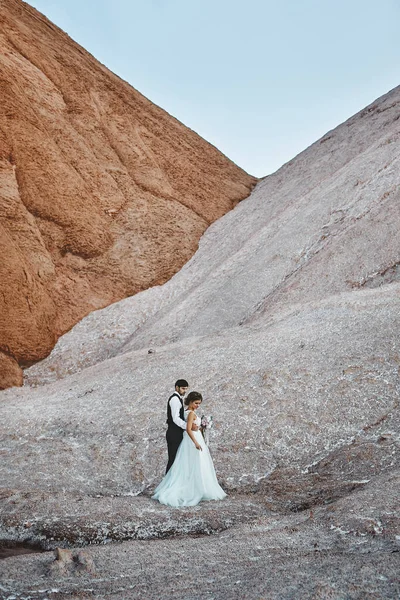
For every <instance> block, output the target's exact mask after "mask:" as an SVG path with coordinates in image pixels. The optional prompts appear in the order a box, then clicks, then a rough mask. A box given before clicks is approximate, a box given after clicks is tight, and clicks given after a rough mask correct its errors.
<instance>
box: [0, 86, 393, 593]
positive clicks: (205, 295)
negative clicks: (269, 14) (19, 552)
mask: <svg viewBox="0 0 400 600" xmlns="http://www.w3.org/2000/svg"><path fill="white" fill-rule="evenodd" d="M399 184H400V88H396V89H395V90H393V91H392V92H390V93H389V94H387V95H386V96H384V97H382V98H380V99H379V100H377V101H376V102H375V103H373V104H372V105H371V106H369V107H367V108H366V109H365V110H364V111H362V112H361V113H359V114H357V115H355V116H354V117H352V118H351V119H349V121H347V122H346V123H344V124H343V125H341V126H340V127H338V128H337V129H335V130H334V131H332V132H329V133H328V134H327V135H326V136H324V137H323V138H322V139H321V140H319V141H318V142H316V143H315V144H314V145H313V146H311V147H310V148H308V149H307V150H306V151H304V152H303V153H302V154H300V155H299V156H298V157H296V158H295V159H293V160H292V161H291V162H290V163H288V164H286V165H285V166H284V167H282V168H281V169H280V170H279V171H278V172H277V173H275V174H274V175H272V176H269V177H267V178H265V179H264V180H262V181H261V182H260V183H259V184H258V186H257V187H256V189H255V190H254V192H253V193H252V195H251V196H250V197H249V198H248V199H247V200H244V201H242V202H241V203H240V204H239V205H238V206H237V207H236V208H235V209H234V210H233V211H232V212H230V213H229V214H227V215H226V216H225V217H223V218H222V219H220V220H219V221H217V222H215V223H214V224H213V225H212V226H211V227H210V228H209V229H208V230H207V232H206V234H205V235H204V236H203V238H202V239H201V241H200V245H199V249H198V251H197V253H196V254H195V256H194V257H193V258H192V260H191V261H189V263H187V264H186V265H185V267H184V268H183V269H182V270H181V271H180V272H179V273H178V274H177V275H175V276H174V277H173V278H172V279H171V280H170V281H169V282H168V283H166V284H165V285H163V286H161V287H155V288H152V289H150V290H147V291H145V292H143V293H141V294H138V295H137V296H134V297H132V298H128V299H126V300H123V301H122V302H119V303H117V304H115V305H112V306H110V307H108V308H106V309H103V310H101V311H97V312H95V313H92V314H91V315H89V316H88V317H87V318H85V319H84V320H83V321H82V322H81V323H79V324H78V325H77V326H76V327H75V328H74V329H72V330H71V331H70V332H69V333H68V334H67V335H65V336H64V337H63V338H61V339H60V341H59V343H58V344H57V346H56V348H55V349H54V351H53V353H52V354H51V355H50V356H49V357H48V358H47V359H46V360H44V361H42V363H39V364H37V365H35V366H33V367H31V368H30V369H28V370H27V371H26V386H25V387H24V388H22V389H12V390H7V391H5V392H3V393H1V394H0V399H1V403H0V430H1V437H2V443H1V451H2V461H1V465H0V473H1V480H2V482H3V499H2V512H1V515H2V517H1V519H2V521H1V535H2V537H3V539H5V540H6V539H8V540H12V539H14V540H20V541H22V540H25V541H29V542H30V543H37V544H40V545H41V546H42V547H44V548H47V549H51V548H54V547H56V546H68V545H69V546H76V547H79V546H84V545H85V544H88V543H97V544H99V543H104V542H108V541H119V542H121V541H122V542H123V544H122V546H121V545H113V544H112V545H110V546H108V547H107V548H93V547H90V549H88V550H86V552H87V555H85V556H86V558H85V557H84V558H82V557H81V559H79V557H78V558H77V556H75V557H72V558H71V557H70V562H69V563H68V560H69V559H68V560H67V563H68V564H69V566H68V564H67V566H66V565H65V564H64V563H63V560H61V559H60V560H59V561H58V562H57V561H56V562H55V563H52V560H53V558H52V556H51V555H48V554H46V553H45V554H43V555H35V556H33V555H29V556H24V557H12V558H8V559H5V560H4V561H2V565H3V568H4V569H5V571H4V573H5V577H6V579H7V584H6V586H5V587H4V589H5V590H6V591H5V592H4V593H5V594H8V593H10V594H11V593H18V594H20V596H19V597H22V595H23V594H25V593H27V590H30V593H31V592H32V593H34V594H36V595H33V596H32V597H34V598H36V597H38V598H39V597H44V596H43V595H42V596H41V595H40V593H41V592H39V590H40V589H46V590H48V589H50V588H51V589H57V590H58V592H54V594H53V596H51V595H50V593H49V592H48V591H44V592H43V594H45V593H46V594H48V597H49V598H50V597H54V598H59V597H63V596H62V594H69V595H68V597H72V595H73V594H74V593H75V592H76V593H78V592H79V589H80V592H79V593H81V592H82V589H87V590H89V589H92V590H94V591H93V594H95V597H111V596H113V597H114V596H115V597H118V594H120V596H119V597H124V598H140V597H146V598H152V597H154V598H159V597H165V598H169V597H172V596H174V595H175V597H178V598H203V597H204V598H262V597H265V598H363V599H364V598H396V597H398V595H399V593H400V586H399V581H398V575H397V573H398V570H399V569H398V566H399V561H398V557H399V552H398V550H399V543H400V531H399V517H398V504H399V503H398V497H399V486H398V482H399V476H398V469H399V438H400V423H399V366H400V348H399V342H400V327H399V326H400V242H399V236H398V231H399V226H400V185H399ZM178 377H186V378H187V379H188V380H189V382H190V386H191V389H198V390H200V391H202V392H203V394H204V398H205V400H204V406H203V411H204V412H205V413H211V414H213V416H214V421H215V429H214V431H213V432H212V436H211V450H212V453H213V456H214V461H215V465H216V469H217V472H218V476H219V479H220V481H221V484H222V485H223V486H224V487H225V488H226V490H227V491H228V494H229V497H228V499H227V500H226V501H223V502H220V503H209V504H205V505H204V504H202V505H200V506H199V507H196V508H195V509H181V510H178V511H176V510H171V509H167V508H165V507H159V506H158V505H155V503H153V502H152V501H151V500H150V498H149V495H150V494H151V491H152V489H153V488H154V486H155V484H156V483H157V482H158V481H159V479H160V477H161V476H162V473H163V469H164V465H165V458H166V449H165V441H164V421H165V415H164V410H165V400H166V397H167V394H168V392H169V390H170V389H171V385H172V383H173V381H174V380H175V379H176V378H178ZM223 530H227V531H225V533H218V532H221V531H223ZM202 533H203V534H211V533H212V534H213V535H212V536H211V537H207V538H190V537H189V538H188V537H184V538H179V539H180V541H179V542H178V541H177V540H172V539H165V540H163V541H161V540H158V541H151V542H150V541H149V539H150V538H161V537H168V536H170V535H174V534H175V535H177V534H179V535H185V536H187V535H188V534H196V535H200V534H202ZM132 539H136V541H126V540H132ZM146 544H147V545H146ZM148 544H150V545H151V548H150V546H148ZM257 548H259V552H258V554H257V552H256V549H257ZM196 552H197V553H198V560H197V561H194V564H193V563H190V562H189V564H190V566H191V569H190V570H185V568H186V567H185V565H186V564H187V563H186V560H185V558H187V556H188V555H193V553H196ZM146 553H151V555H152V556H153V557H154V560H155V563H156V564H158V565H161V567H162V570H161V573H160V572H159V571H157V570H155V567H154V564H152V563H150V562H149V561H147V560H146V558H145V557H146ZM137 554H140V556H143V560H139V562H137V561H136V562H135V560H136V559H134V557H135V556H136V555H137ZM171 556H175V557H176V558H177V560H178V561H179V562H180V564H182V582H180V581H179V582H177V581H176V579H175V578H173V577H170V576H169V572H170V568H171V565H169V562H170V561H171V560H172V559H171ZM210 557H214V558H213V561H214V562H215V564H216V565H217V567H218V568H216V569H215V572H214V571H213V573H212V574H209V573H208V571H209V570H210ZM85 561H86V562H85ZM91 561H92V562H91ZM93 561H94V562H93ZM157 561H158V562H157ZM92 563H93V565H94V566H93V565H92ZM49 565H50V566H49ZM85 565H86V567H85ZM88 565H89V566H88ZM90 565H92V566H90ZM227 565H229V567H228V566H227ZM288 565H290V568H291V572H290V576H289V575H287V576H286V579H285V577H283V575H282V573H283V572H284V570H285V569H286V568H287V566H288ZM22 567H23V569H24V572H26V577H25V576H24V577H22V579H21V581H20V582H19V583H18V584H17V583H16V575H15V573H16V570H18V569H21V568H22ZM57 569H58V570H57ZM138 569H139V571H140V569H141V571H140V573H142V577H139V575H138V573H139V571H138ZM117 573H119V574H120V575H121V582H120V581H119V580H118V577H119V575H117ZM256 574H258V575H257V576H256ZM79 577H80V579H79ZM199 578H200V580H201V585H202V586H203V587H202V589H201V590H199V589H196V585H197V586H198V585H199V584H198V582H199ZM117 580H118V583H116V581H117ZM122 580H123V581H122ZM28 582H29V583H28ZM79 582H80V583H79ZM195 582H197V584H196V583H195ZM45 584H46V585H48V586H49V587H48V588H46V586H45ZM29 585H31V588H29ZM35 586H36V587H35ZM40 586H42V587H40ZM43 586H44V587H43ZM85 586H86V587H85ZM118 586H120V587H118ZM185 586H187V587H185ZM0 589H1V588H0ZM122 589H123V590H124V591H123V593H122V592H121V590H122ZM188 589H189V592H188ZM77 590H78V591H77ZM118 590H120V591H118ZM161 591H162V593H163V594H164V595H160V594H161ZM85 593H86V592H85ZM87 593H88V594H89V592H87ZM90 593H92V592H90ZM185 593H186V595H185ZM57 594H58V595H57ZM60 594H61V595H60ZM96 594H97V595H96ZM101 594H104V596H102V595H101ZM121 594H122V595H121ZM141 594H142V595H141ZM5 597H7V596H6V595H5ZM76 597H80V596H76ZM89 597H90V596H89ZM92 597H93V596H92Z"/></svg>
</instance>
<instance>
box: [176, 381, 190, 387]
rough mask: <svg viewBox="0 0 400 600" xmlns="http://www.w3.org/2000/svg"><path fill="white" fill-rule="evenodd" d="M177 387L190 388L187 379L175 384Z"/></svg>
mask: <svg viewBox="0 0 400 600" xmlns="http://www.w3.org/2000/svg"><path fill="white" fill-rule="evenodd" d="M175 387H189V384H188V382H187V381H186V379H178V381H177V382H176V383H175Z"/></svg>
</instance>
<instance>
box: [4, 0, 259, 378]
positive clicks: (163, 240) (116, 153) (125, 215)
mask: <svg viewBox="0 0 400 600" xmlns="http://www.w3.org/2000/svg"><path fill="white" fill-rule="evenodd" d="M0 25H1V33H0V252H1V257H2V258H1V261H0V282H1V283H0V291H1V293H0V331H1V335H0V350H1V352H0V388H4V387H8V386H10V385H19V384H21V382H22V372H21V368H20V366H26V365H29V364H31V363H34V362H36V361H38V360H40V359H42V358H43V357H45V356H46V355H47V354H48V353H49V352H50V350H51V349H52V347H53V346H54V344H55V342H56V341H57V339H58V337H59V336H60V335H61V334H63V333H65V332H66V331H67V330H68V329H70V328H71V327H72V326H73V325H74V324H75V323H76V322H77V321H79V320H80V319H81V318H82V317H83V316H84V315H86V314H87V313H88V312H90V311H92V310H93V309H97V308H100V307H104V306H107V305H108V304H110V303H112V302H115V301H116V300H119V299H121V298H124V297H126V296H129V295H132V294H135V293H136V292H138V291H140V290H143V289H146V288H148V287H149V286H153V285H157V284H161V283H164V282H165V281H166V280H168V279H169V278H170V277H171V276H172V275H173V274H174V273H175V272H176V271H177V270H179V268H180V267H181V266H182V265H183V264H184V263H185V262H186V261H187V260H188V259H189V258H190V257H191V256H192V254H193V253H194V252H195V250H196V248H197V243H198V240H199V238H200V236H201V235H202V234H203V232H204V230H205V229H206V228H207V227H208V225H209V224H210V223H212V222H213V221H214V220H215V219H217V218H219V217H220V216H221V215H223V214H224V213H226V212H227V211H229V210H230V209H231V208H232V207H233V206H235V204H236V203H237V202H239V201H240V200H241V199H243V198H244V197H246V196H248V195H249V193H250V191H251V188H252V186H253V185H254V183H255V179H254V178H253V177H251V176H249V175H247V174H246V173H245V172H244V171H242V170H241V169H239V168H238V167H237V166H236V165H234V164H233V163H232V162H231V161H229V160H228V159H227V158H226V157H225V156H224V155H222V154H221V153H220V152H219V151H218V150H217V149H216V148H214V147H213V146H212V145H210V144H208V143H207V142H205V141H204V140H203V139H201V138H200V137H199V136H198V135H197V134H196V133H194V132H193V131H191V130H189V129H188V128H187V127H185V126H184V125H182V124H181V123H179V122H178V121H177V120H176V119H174V118H173V117H171V116H170V115H168V114H167V113H166V112H164V111H163V110H161V109H160V108H159V107H157V106H155V105H154V104H152V103H151V102H150V101H149V100H147V99H146V98H144V97H143V96H142V95H141V94H140V93H138V92H137V91H136V90H134V89H133V88H132V87H130V86H129V85H128V84H127V83H125V82H124V81H122V80H121V79H119V78H118V77H117V76H115V75H114V74H113V73H111V72H110V71H108V70H107V69H106V68H105V67H104V66H103V65H101V64H100V63H99V62H97V61H96V60H95V59H94V58H93V57H92V56H91V55H90V54H89V53H87V52H86V51H85V50H84V49H82V48H81V47H80V46H79V45H77V44H76V43H75V42H73V41H72V40H71V39H70V38H69V37H68V36H67V35H66V34H65V33H63V32H62V31H61V30H59V29H58V28H57V27H56V26H54V25H53V24H52V23H51V22H49V21H48V20H47V19H46V18H45V17H43V16H42V15H41V14H40V13H39V12H37V11H36V10H35V9H33V8H31V7H30V6H29V5H27V4H25V3H24V2H22V1H21V0H3V1H2V2H1V5H0Z"/></svg>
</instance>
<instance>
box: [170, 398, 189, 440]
mask: <svg viewBox="0 0 400 600" xmlns="http://www.w3.org/2000/svg"><path fill="white" fill-rule="evenodd" d="M174 396H176V397H177V398H178V400H179V401H180V402H181V399H180V396H179V395H178V394H177V393H176V392H175V393H173V394H172V396H170V397H169V398H168V402H167V423H168V428H172V429H178V430H179V431H182V432H183V429H182V428H181V427H178V425H175V423H174V422H173V420H172V411H171V407H170V405H169V401H170V400H171V398H173V397H174ZM181 404H182V405H181V408H180V411H179V416H180V418H181V419H182V421H184V420H185V411H184V408H183V403H182V402H181Z"/></svg>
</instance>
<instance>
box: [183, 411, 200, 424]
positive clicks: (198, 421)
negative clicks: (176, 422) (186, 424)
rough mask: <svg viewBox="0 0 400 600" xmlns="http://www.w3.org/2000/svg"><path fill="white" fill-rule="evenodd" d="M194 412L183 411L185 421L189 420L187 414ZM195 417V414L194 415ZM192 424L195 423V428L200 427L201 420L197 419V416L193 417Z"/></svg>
mask: <svg viewBox="0 0 400 600" xmlns="http://www.w3.org/2000/svg"><path fill="white" fill-rule="evenodd" d="M191 412H194V410H185V421H187V420H188V418H189V413H191ZM194 414H195V415H196V413H194ZM193 423H195V425H197V427H200V425H201V419H200V417H198V416H197V415H196V416H195V419H194V421H193Z"/></svg>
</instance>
